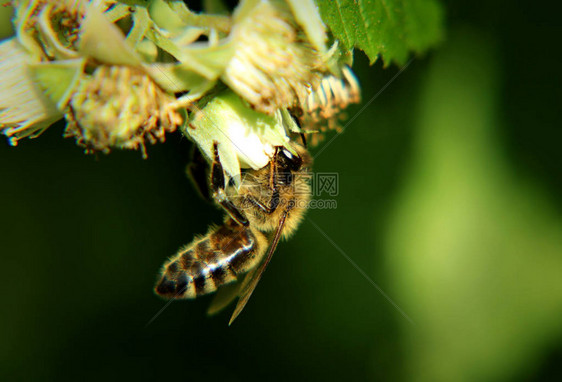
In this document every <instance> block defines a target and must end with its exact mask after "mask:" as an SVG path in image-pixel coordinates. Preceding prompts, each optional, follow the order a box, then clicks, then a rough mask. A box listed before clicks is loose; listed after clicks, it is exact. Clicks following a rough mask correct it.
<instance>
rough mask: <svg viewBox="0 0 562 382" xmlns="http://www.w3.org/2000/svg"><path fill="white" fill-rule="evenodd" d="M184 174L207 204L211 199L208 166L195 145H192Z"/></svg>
mask: <svg viewBox="0 0 562 382" xmlns="http://www.w3.org/2000/svg"><path fill="white" fill-rule="evenodd" d="M185 172H186V173H187V177H188V178H189V179H191V182H192V183H193V185H194V186H195V189H196V190H197V191H198V192H199V194H200V195H201V197H202V198H203V199H205V200H207V201H209V202H210V201H212V200H213V198H212V195H211V190H210V189H209V165H208V163H207V161H206V160H205V158H204V157H203V154H201V151H199V149H198V148H197V146H196V145H193V150H192V151H191V161H190V162H189V164H188V165H187V167H186V169H185Z"/></svg>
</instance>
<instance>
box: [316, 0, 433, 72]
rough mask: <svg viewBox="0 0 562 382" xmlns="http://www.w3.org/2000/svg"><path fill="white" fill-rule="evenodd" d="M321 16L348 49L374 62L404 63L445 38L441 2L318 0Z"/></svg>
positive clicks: (431, 0)
mask: <svg viewBox="0 0 562 382" xmlns="http://www.w3.org/2000/svg"><path fill="white" fill-rule="evenodd" d="M317 4H318V7H319V9H320V14H321V16H322V19H323V20H324V22H325V23H326V24H327V25H328V27H329V28H330V29H331V31H332V33H333V34H334V37H336V38H337V39H338V40H340V41H341V42H342V43H343V45H344V46H345V48H347V49H349V50H351V49H353V48H354V47H357V48H359V49H361V50H363V51H364V52H365V53H366V54H367V56H368V57H369V59H370V60H371V63H373V62H375V61H376V59H377V58H378V57H379V56H380V57H382V59H383V60H384V62H385V65H388V64H389V63H390V62H396V63H398V64H404V63H405V62H406V60H407V59H408V54H409V52H410V51H413V52H415V53H421V52H423V51H425V50H426V49H428V48H429V47H431V46H432V45H434V44H436V43H437V42H439V41H440V40H441V39H442V37H443V11H442V9H441V6H440V4H439V3H438V1H437V0H409V1H402V0H334V1H332V0H317Z"/></svg>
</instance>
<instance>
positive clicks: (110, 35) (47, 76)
mask: <svg viewBox="0 0 562 382" xmlns="http://www.w3.org/2000/svg"><path fill="white" fill-rule="evenodd" d="M12 5H13V6H14V7H15V10H16V13H15V17H14V26H15V30H16V36H15V37H13V38H12V39H9V40H6V41H4V42H2V43H0V54H1V55H0V57H1V58H0V131H1V132H2V133H4V134H5V135H6V136H8V137H9V138H10V142H11V143H12V144H14V145H15V144H17V142H18V140H19V139H22V138H24V137H31V138H33V137H36V136H38V135H39V134H41V132H43V131H44V130H45V129H46V128H48V127H49V125H51V124H52V123H53V122H54V121H56V120H58V119H61V118H65V119H66V121H67V124H66V129H65V132H64V136H66V137H74V138H75V139H76V141H77V143H78V144H79V145H80V146H83V147H85V149H86V152H93V151H102V152H109V151H110V150H111V149H112V148H121V149H140V150H141V151H142V152H143V155H146V150H145V145H146V143H156V142H160V141H163V140H164V138H165V135H166V133H168V132H173V131H174V130H176V129H178V128H180V130H181V131H182V132H183V133H184V134H185V135H186V136H187V137H188V138H190V139H192V140H193V141H195V143H196V144H197V145H198V146H199V148H200V149H201V151H202V152H203V153H205V154H207V156H209V155H210V152H211V148H212V145H213V142H219V147H220V151H221V158H224V159H223V161H224V162H225V163H223V164H224V166H225V169H226V171H227V173H228V174H229V175H230V176H231V177H233V178H236V176H237V175H239V174H240V167H252V168H259V166H263V165H264V161H266V160H267V158H268V157H269V155H271V151H272V147H273V146H275V145H280V144H281V145H287V146H290V137H291V135H292V134H295V133H306V134H308V133H318V132H323V131H325V130H327V129H333V128H336V127H337V125H338V123H337V122H338V114H339V112H340V111H341V110H343V109H344V108H345V107H347V106H348V104H350V103H354V102H358V101H359V87H358V84H357V80H356V79H355V77H354V75H353V73H352V72H351V70H350V69H349V67H348V66H347V65H349V64H350V63H351V62H350V59H349V57H343V56H342V55H341V54H340V51H339V49H338V44H337V41H334V42H333V44H332V46H331V48H330V49H328V46H327V43H328V34H327V32H326V28H325V26H324V24H323V23H322V21H321V19H320V16H319V14H318V10H317V8H316V6H315V4H314V1H313V0H302V1H297V0H285V1H283V0H243V1H241V2H240V4H239V5H238V7H237V8H236V9H235V11H234V12H233V14H232V15H229V16H223V15H208V14H196V13H194V12H192V11H191V10H189V8H187V6H186V5H185V4H184V2H182V1H170V0H151V1H134V0H128V1H123V2H121V1H117V0H92V1H89V0H14V1H12Z"/></svg>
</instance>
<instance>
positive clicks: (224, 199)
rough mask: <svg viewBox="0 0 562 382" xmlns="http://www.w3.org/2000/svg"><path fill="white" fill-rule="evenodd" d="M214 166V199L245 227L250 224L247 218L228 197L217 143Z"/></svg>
mask: <svg viewBox="0 0 562 382" xmlns="http://www.w3.org/2000/svg"><path fill="white" fill-rule="evenodd" d="M213 153H214V159H213V166H212V168H211V188H212V190H213V199H215V200H216V202H217V203H218V204H220V205H221V206H222V208H224V209H225V211H226V212H228V214H229V215H230V216H231V217H232V219H234V220H236V222H237V223H238V224H240V225H243V226H248V224H250V223H249V222H248V219H246V216H244V214H243V213H242V212H241V211H240V210H239V209H238V208H236V206H235V205H234V204H233V203H232V202H231V201H230V200H228V196H227V195H226V180H225V179H224V170H223V168H222V164H221V162H220V158H219V148H218V144H217V142H215V143H214V145H213Z"/></svg>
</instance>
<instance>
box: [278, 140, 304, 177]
mask: <svg viewBox="0 0 562 382" xmlns="http://www.w3.org/2000/svg"><path fill="white" fill-rule="evenodd" d="M277 166H278V168H279V169H280V170H281V171H292V172H296V171H299V170H300V169H301V167H302V158H301V157H300V156H299V155H298V154H293V153H291V152H290V151H289V150H287V149H286V148H285V147H282V146H281V147H279V150H278V152H277Z"/></svg>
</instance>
